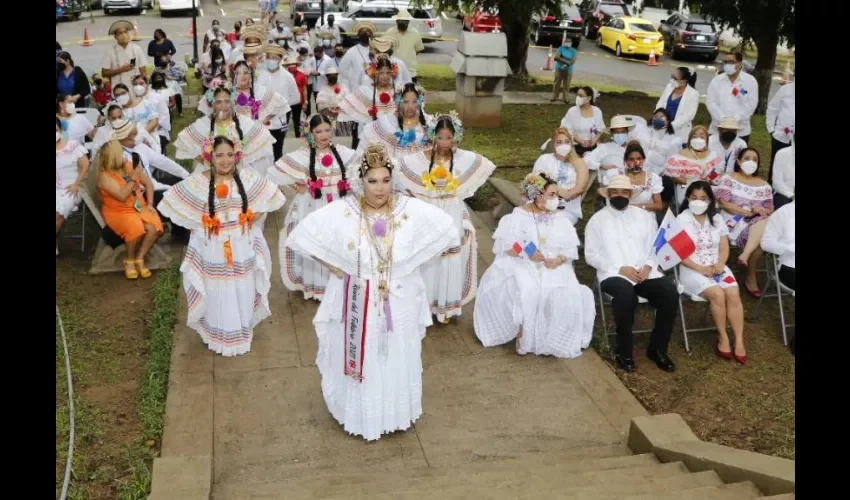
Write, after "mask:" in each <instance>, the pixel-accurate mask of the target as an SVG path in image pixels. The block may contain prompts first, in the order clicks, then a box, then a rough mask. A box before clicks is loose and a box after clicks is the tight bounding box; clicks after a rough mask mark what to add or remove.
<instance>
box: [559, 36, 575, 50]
mask: <svg viewBox="0 0 850 500" xmlns="http://www.w3.org/2000/svg"><path fill="white" fill-rule="evenodd" d="M561 46H562V47H566V48H570V47H572V46H573V41H572V40H570V39H569V38H568V39H566V40H564V41H563V42H562V43H561Z"/></svg>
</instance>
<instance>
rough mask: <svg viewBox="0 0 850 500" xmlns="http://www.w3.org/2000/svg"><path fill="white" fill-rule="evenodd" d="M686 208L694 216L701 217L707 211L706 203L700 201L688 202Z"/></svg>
mask: <svg viewBox="0 0 850 500" xmlns="http://www.w3.org/2000/svg"><path fill="white" fill-rule="evenodd" d="M688 208H690V209H691V212H693V213H694V215H702V214H704V213H705V211H706V210H708V202H707V201H702V200H693V201H689V202H688Z"/></svg>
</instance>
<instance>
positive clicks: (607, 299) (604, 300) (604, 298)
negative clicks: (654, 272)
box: [593, 277, 655, 344]
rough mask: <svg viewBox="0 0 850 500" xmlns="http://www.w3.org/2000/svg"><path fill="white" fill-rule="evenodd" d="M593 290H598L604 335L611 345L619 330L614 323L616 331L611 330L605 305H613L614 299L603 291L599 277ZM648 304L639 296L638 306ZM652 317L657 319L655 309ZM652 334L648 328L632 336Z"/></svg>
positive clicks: (597, 296) (633, 332)
mask: <svg viewBox="0 0 850 500" xmlns="http://www.w3.org/2000/svg"><path fill="white" fill-rule="evenodd" d="M593 288H595V289H596V300H597V302H598V303H599V316H600V317H601V318H602V333H603V334H604V335H605V336H607V337H608V339H609V344H610V339H611V337H616V336H617V330H616V325H615V324H614V322H613V321H612V322H611V326H614V327H615V329H614V330H611V329H610V328H609V325H608V318H607V317H606V316H605V305H606V304H611V302H612V301H613V297H611V296H610V295H608V294H607V293H605V292H603V291H602V284H601V283H600V282H599V277H596V278H594V280H593ZM648 302H649V301H648V300H646V299H645V298H643V297H641V296H640V295H638V305H640V304H647V303H648ZM652 316H653V318H654V317H655V309H653V310H652ZM650 332H652V328H646V329H643V330H635V329H632V334H639V333H640V334H644V333H650Z"/></svg>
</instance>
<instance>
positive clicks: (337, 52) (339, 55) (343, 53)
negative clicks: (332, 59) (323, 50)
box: [334, 50, 345, 57]
mask: <svg viewBox="0 0 850 500" xmlns="http://www.w3.org/2000/svg"><path fill="white" fill-rule="evenodd" d="M334 55H335V56H337V57H342V56H344V55H345V52H343V51H342V50H336V51H334Z"/></svg>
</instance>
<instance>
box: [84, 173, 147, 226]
mask: <svg viewBox="0 0 850 500" xmlns="http://www.w3.org/2000/svg"><path fill="white" fill-rule="evenodd" d="M106 175H109V176H110V177H112V179H113V180H114V181H115V182H117V183H118V185H119V186H120V187H122V188H123V187H124V185H125V184H127V181H125V180H124V178H123V177H121V176H120V175H118V174H117V173H115V172H107V173H106ZM98 191H100V199H101V200H102V203H101V206H100V212H101V213H102V214H103V219H104V221H106V225H107V226H109V228H110V229H112V230H113V231H115V234H117V235H118V236H120V237H121V238H122V239H123V240H124V241H133V240H135V239H138V238H140V237H142V236H144V234H145V223H148V224H150V225H152V226H153V227H155V228H156V231H157V233H160V234H161V233H162V221H161V220H160V219H159V214H157V213H156V212H153V211H150V210H147V206H148V203H147V200H146V199H145V197H144V196H143V195H142V192H141V190H136V193H135V194H133V195H130V196H128V197H127V199H126V200H124V201H118V200H116V199H115V198H113V197H112V195H110V194H109V193H107V192H106V191H105V190H104V189H102V188H101V189H98ZM137 198H138V200H139V201H140V202H141V205H142V211H141V212H139V211H137V210H136V209H135V208H134V207H133V203H134V202H135V200H136V199H137Z"/></svg>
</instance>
